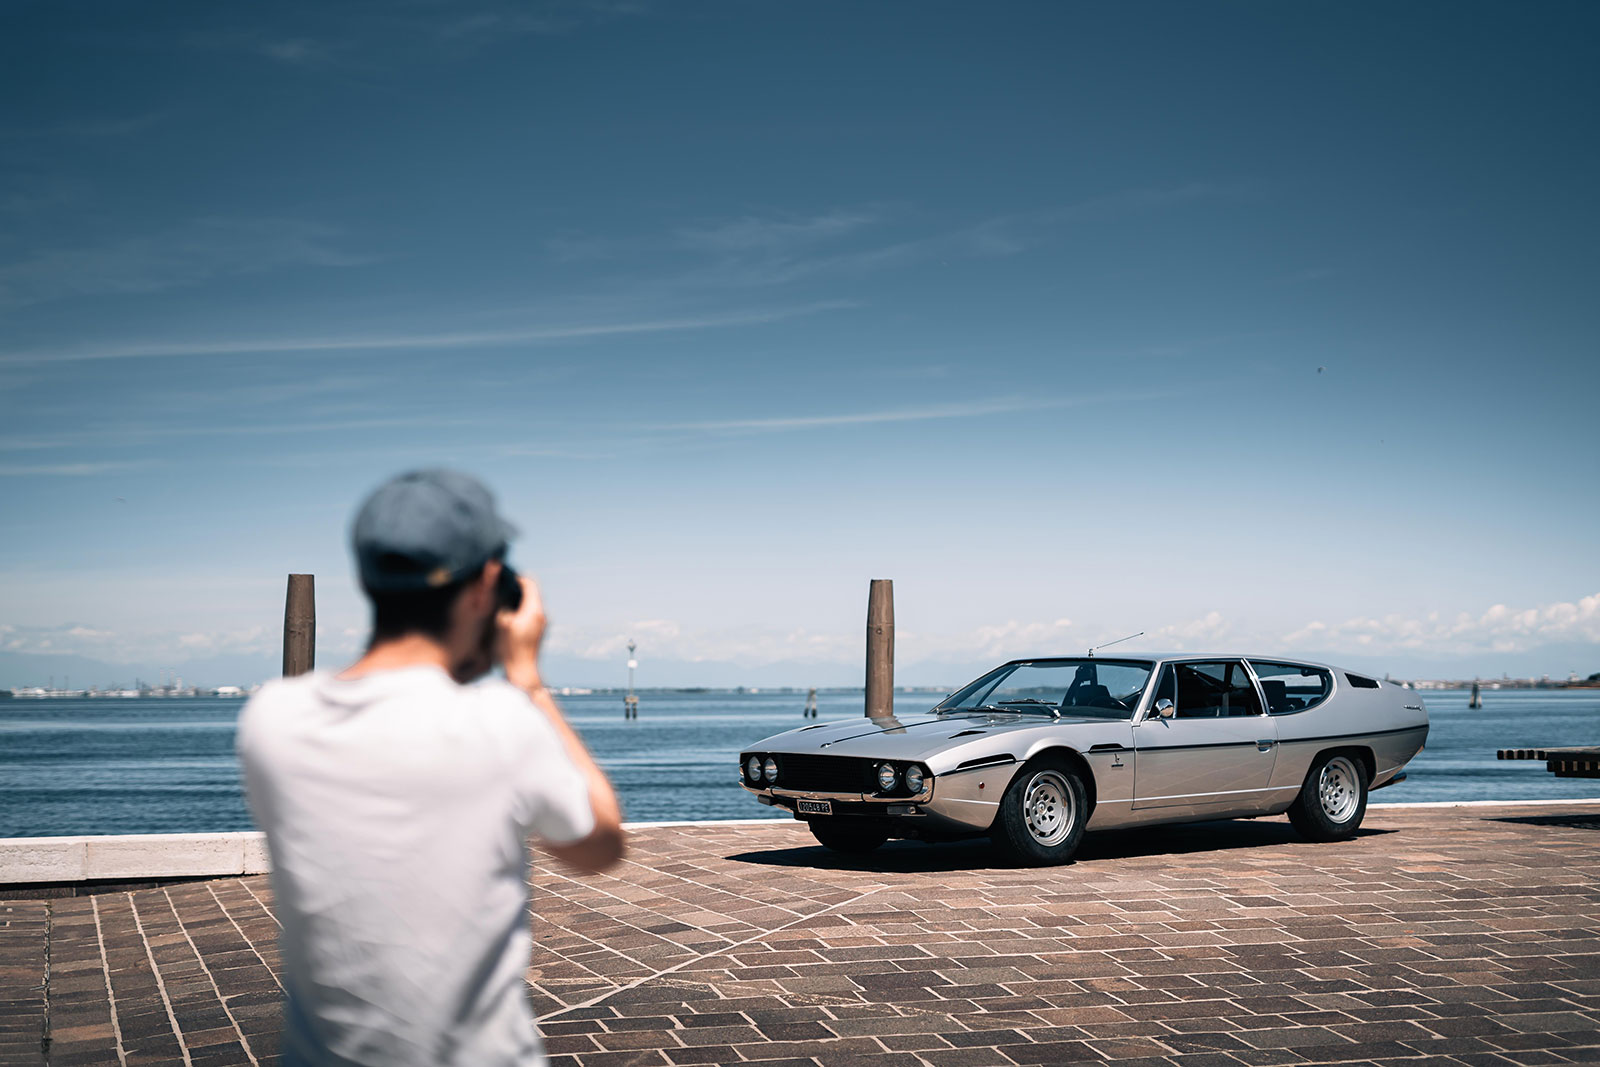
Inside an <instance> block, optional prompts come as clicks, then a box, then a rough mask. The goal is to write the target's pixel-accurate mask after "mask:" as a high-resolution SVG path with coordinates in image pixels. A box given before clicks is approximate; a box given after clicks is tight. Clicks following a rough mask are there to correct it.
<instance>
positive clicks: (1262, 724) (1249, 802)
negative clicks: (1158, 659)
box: [1133, 659, 1277, 814]
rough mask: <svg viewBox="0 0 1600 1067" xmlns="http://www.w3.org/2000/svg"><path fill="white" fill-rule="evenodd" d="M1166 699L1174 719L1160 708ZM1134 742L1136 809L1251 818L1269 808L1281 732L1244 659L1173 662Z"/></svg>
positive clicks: (1163, 670)
mask: <svg viewBox="0 0 1600 1067" xmlns="http://www.w3.org/2000/svg"><path fill="white" fill-rule="evenodd" d="M1165 700H1170V701H1172V702H1173V707H1172V709H1171V710H1172V715H1171V717H1166V716H1163V715H1161V714H1159V713H1158V711H1157V709H1156V705H1158V704H1160V703H1161V702H1162V701H1165ZM1133 736H1134V747H1135V749H1136V750H1137V752H1138V759H1137V761H1136V769H1135V774H1134V787H1133V788H1134V800H1133V807H1134V809H1135V810H1138V809H1152V808H1173V809H1175V810H1174V812H1173V813H1174V814H1179V811H1178V810H1176V809H1189V811H1190V812H1192V813H1194V814H1223V813H1226V812H1234V811H1237V812H1240V813H1244V812H1248V811H1250V810H1252V809H1253V808H1255V807H1258V806H1260V805H1261V804H1263V803H1264V799H1263V798H1264V797H1265V794H1266V790H1267V786H1268V784H1269V783H1270V782H1271V779H1272V765H1273V761H1274V760H1275V758H1276V754H1277V726H1276V724H1275V723H1274V722H1273V720H1272V718H1271V717H1270V716H1269V715H1267V714H1266V713H1265V709H1264V708H1263V706H1262V701H1261V695H1260V693H1259V691H1258V690H1257V689H1256V684H1255V680H1254V678H1252V677H1251V675H1250V673H1249V671H1247V670H1246V669H1245V665H1244V661H1243V660H1236V659H1218V660H1197V661H1193V662H1187V663H1169V664H1167V665H1166V666H1165V667H1163V668H1162V673H1161V678H1160V680H1159V681H1158V682H1157V684H1156V692H1155V697H1154V698H1153V700H1152V704H1151V707H1150V708H1148V709H1147V710H1146V712H1145V717H1144V719H1143V720H1141V721H1140V722H1139V723H1138V725H1137V728H1136V729H1135V730H1134V731H1133Z"/></svg>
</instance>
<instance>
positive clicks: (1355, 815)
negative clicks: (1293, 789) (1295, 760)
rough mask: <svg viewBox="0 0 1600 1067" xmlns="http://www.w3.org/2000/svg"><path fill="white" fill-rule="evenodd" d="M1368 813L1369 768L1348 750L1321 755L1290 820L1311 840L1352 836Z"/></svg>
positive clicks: (1327, 839) (1302, 789)
mask: <svg viewBox="0 0 1600 1067" xmlns="http://www.w3.org/2000/svg"><path fill="white" fill-rule="evenodd" d="M1366 814H1367V768H1366V766H1365V765H1364V764H1363V763H1362V761H1361V760H1360V759H1358V758H1357V757H1355V756H1352V755H1350V754H1348V753H1344V752H1327V753H1324V754H1323V755H1321V756H1318V757H1317V759H1316V761H1315V762H1314V763H1312V764H1311V770H1310V772H1309V773H1307V774H1306V781H1305V784H1304V785H1302V786H1301V787H1300V795H1299V796H1297V797H1295V798H1294V803H1293V804H1292V805H1290V807H1289V821H1290V822H1291V823H1293V824H1294V828H1295V829H1296V830H1299V831H1300V836H1302V837H1304V838H1306V840H1308V841H1342V840H1344V839H1345V838H1347V837H1352V836H1354V835H1355V832H1356V830H1357V829H1359V828H1360V826H1361V820H1362V819H1363V818H1364V817H1365V816H1366Z"/></svg>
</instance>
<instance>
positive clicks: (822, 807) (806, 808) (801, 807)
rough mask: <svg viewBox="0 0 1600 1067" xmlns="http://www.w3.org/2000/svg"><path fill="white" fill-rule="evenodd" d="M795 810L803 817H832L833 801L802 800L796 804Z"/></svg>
mask: <svg viewBox="0 0 1600 1067" xmlns="http://www.w3.org/2000/svg"><path fill="white" fill-rule="evenodd" d="M795 810H796V811H798V812H799V813H800V814H801V815H832V814H833V801H831V800H802V801H799V802H798V803H796V804H795Z"/></svg>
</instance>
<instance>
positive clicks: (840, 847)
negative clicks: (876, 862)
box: [806, 816, 889, 856]
mask: <svg viewBox="0 0 1600 1067" xmlns="http://www.w3.org/2000/svg"><path fill="white" fill-rule="evenodd" d="M806 825H807V826H808V827H810V828H811V836H812V837H815V838H816V839H817V841H818V842H819V843H820V844H821V845H822V846H823V847H824V848H831V849H832V850H833V851H835V852H843V853H846V854H848V855H852V856H860V855H865V854H866V853H868V852H871V851H872V850H873V849H875V848H877V847H878V846H879V845H881V844H883V843H884V842H885V841H887V840H889V835H888V833H887V832H885V831H883V830H879V829H876V828H874V827H873V826H871V825H863V824H861V823H855V822H851V821H849V820H848V819H844V818H840V817H838V816H834V817H833V818H827V819H807V820H806Z"/></svg>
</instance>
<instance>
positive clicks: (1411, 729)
mask: <svg viewBox="0 0 1600 1067" xmlns="http://www.w3.org/2000/svg"><path fill="white" fill-rule="evenodd" d="M1427 729H1428V726H1427V724H1426V723H1424V724H1423V725H1421V726H1402V727H1400V728H1399V729H1398V730H1368V731H1366V732H1365V733H1359V734H1329V735H1327V736H1326V737H1280V738H1278V744H1280V745H1299V744H1309V743H1311V742H1313V741H1317V742H1321V741H1358V740H1360V739H1361V738H1363V737H1393V736H1394V735H1395V734H1412V733H1416V732H1417V731H1418V730H1422V731H1423V732H1427Z"/></svg>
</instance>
